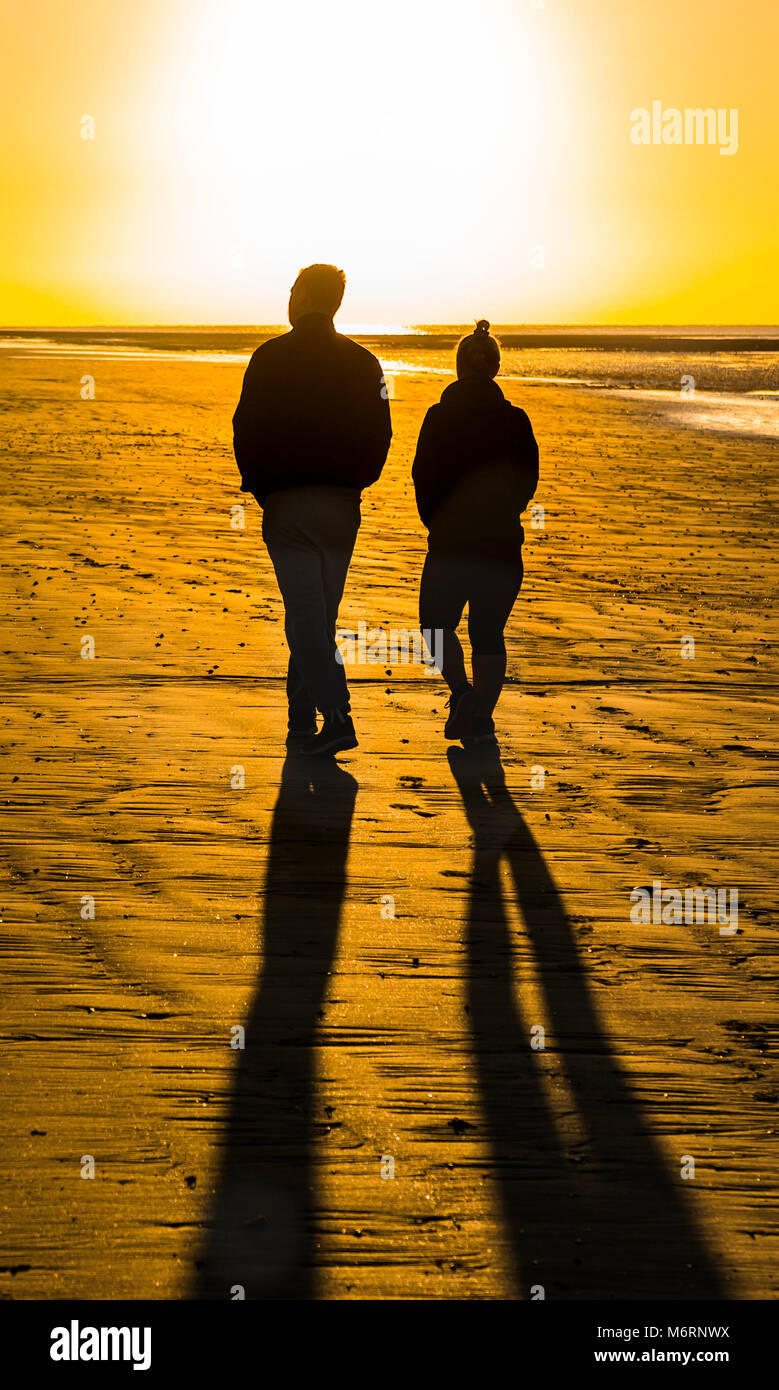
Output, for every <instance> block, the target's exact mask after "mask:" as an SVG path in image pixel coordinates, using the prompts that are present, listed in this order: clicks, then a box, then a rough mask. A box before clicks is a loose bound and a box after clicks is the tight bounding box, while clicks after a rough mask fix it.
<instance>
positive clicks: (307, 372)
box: [233, 314, 392, 506]
mask: <svg viewBox="0 0 779 1390" xmlns="http://www.w3.org/2000/svg"><path fill="white" fill-rule="evenodd" d="M391 438H392V428H391V425H390V412H389V403H388V401H387V390H386V387H385V385H384V375H383V372H382V368H381V364H380V363H379V362H378V361H377V359H376V358H375V357H374V356H373V354H372V353H370V352H368V350H367V348H364V347H361V346H360V344H359V343H353V342H352V340H351V339H350V338H344V337H342V336H341V334H340V333H336V331H335V328H334V327H333V323H332V320H331V319H329V318H328V317H327V316H326V315H325V314H306V315H305V317H304V318H302V319H300V320H299V321H298V323H297V324H296V325H295V327H294V328H293V329H292V330H291V332H289V333H284V334H282V336H281V337H278V338H271V339H270V340H269V341H268V342H267V343H262V344H261V345H260V347H258V348H257V350H256V352H255V353H254V355H253V356H252V359H251V361H250V363H249V365H248V367H247V368H246V375H245V376H244V379H243V389H242V391H241V399H240V401H239V402H238V408H237V409H236V412H235V415H234V416H233V447H234V449H235V457H236V461H237V463H238V467H239V469H240V472H241V491H242V492H253V493H254V495H255V497H256V498H257V501H258V502H259V503H260V505H261V506H262V505H263V504H264V502H265V498H266V497H267V495H268V493H269V492H275V491H278V490H279V489H281V488H291V487H301V486H302V485H304V484H306V483H330V484H335V485H336V486H341V487H356V488H364V487H369V486H370V484H371V483H375V481H376V479H377V478H378V476H379V474H380V473H381V470H382V468H383V467H384V461H385V459H386V457H387V451H388V449H389V446H390V439H391Z"/></svg>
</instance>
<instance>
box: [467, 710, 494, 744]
mask: <svg viewBox="0 0 779 1390" xmlns="http://www.w3.org/2000/svg"><path fill="white" fill-rule="evenodd" d="M496 742H497V740H496V738H495V721H494V720H493V719H490V718H489V716H486V717H485V716H484V715H478V714H475V715H474V716H473V718H472V720H471V729H470V733H469V734H468V735H467V737H466V738H464V739H463V743H466V744H467V745H468V747H471V745H472V744H474V743H496Z"/></svg>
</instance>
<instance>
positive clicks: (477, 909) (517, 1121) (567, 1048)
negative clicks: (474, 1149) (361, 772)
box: [449, 749, 726, 1299]
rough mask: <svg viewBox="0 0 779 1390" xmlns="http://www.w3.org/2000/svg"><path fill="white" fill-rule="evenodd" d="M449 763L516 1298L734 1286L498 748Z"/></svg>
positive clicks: (479, 1041)
mask: <svg viewBox="0 0 779 1390" xmlns="http://www.w3.org/2000/svg"><path fill="white" fill-rule="evenodd" d="M449 764H450V767H451V770H452V773H453V775H454V778H455V780H456V782H457V786H458V788H459V790H460V793H461V795H462V799H463V804H464V807H465V812H466V815H467V818H468V821H469V823H470V826H471V829H472V831H473V834H474V843H475V848H474V857H473V865H472V870H471V884H470V901H469V909H468V924H467V938H468V939H467V950H468V962H469V968H468V1003H469V1012H470V1018H471V1023H472V1028H473V1046H474V1053H475V1063H476V1070H477V1074H478V1077H479V1084H480V1089H481V1097H482V1104H483V1110H484V1115H485V1122H486V1125H487V1130H488V1138H489V1141H490V1145H491V1151H492V1157H493V1162H494V1171H495V1176H496V1178H497V1180H498V1184H499V1190H500V1193H501V1200H502V1204H503V1212H504V1220H505V1225H506V1230H507V1233H508V1235H509V1237H510V1240H511V1244H512V1248H513V1253H514V1257H515V1261H516V1265H517V1272H518V1289H519V1296H520V1297H531V1296H532V1295H531V1288H532V1286H534V1285H541V1286H542V1287H543V1288H544V1290H545V1295H546V1297H547V1298H549V1297H558V1298H569V1299H587V1298H598V1299H600V1298H605V1299H624V1298H629V1299H634V1298H655V1299H688V1298H689V1299H706V1298H723V1297H725V1296H726V1294H725V1293H724V1291H723V1288H722V1286H721V1284H720V1280H719V1278H718V1276H717V1273H716V1270H715V1268H714V1264H713V1261H712V1259H711V1256H710V1255H709V1253H708V1252H707V1250H706V1247H705V1244H704V1242H703V1240H702V1238H701V1236H700V1235H699V1233H698V1232H697V1230H696V1228H695V1223H694V1220H693V1217H692V1214H691V1212H690V1211H689V1207H688V1204H687V1202H686V1200H685V1193H684V1191H683V1187H684V1183H683V1180H682V1179H681V1177H680V1175H679V1170H678V1168H674V1166H673V1164H672V1163H671V1162H670V1160H668V1159H667V1158H666V1156H665V1155H664V1153H662V1152H661V1150H660V1147H659V1145H658V1143H657V1141H656V1139H655V1138H654V1136H653V1135H652V1133H651V1132H650V1130H649V1129H648V1127H647V1125H646V1123H645V1121H644V1118H643V1116H642V1114H641V1110H640V1107H639V1104H638V1103H637V1101H636V1098H635V1096H634V1094H633V1092H632V1089H631V1084H630V1081H629V1079H628V1077H627V1074H626V1073H625V1072H624V1071H623V1069H622V1068H621V1066H620V1064H619V1060H618V1058H617V1057H616V1056H615V1053H614V1050H613V1048H612V1045H611V1043H610V1041H609V1039H608V1037H607V1035H606V1034H605V1033H604V1031H603V1028H602V1026H601V1024H600V1020H599V1017H598V1012H597V1009H596V1007H595V1004H594V1001H593V997H592V994H591V991H590V986H589V983H588V977H587V971H586V969H585V966H584V964H583V962H582V960H581V958H580V955H579V952H578V948H577V943H576V939H575V937H574V934H573V930H572V927H571V923H570V922H569V920H568V918H567V916H566V913H565V908H564V906H563V903H562V900H561V897H560V894H559V892H558V890H557V887H556V885H555V882H554V879H553V878H552V875H551V873H550V872H549V869H548V868H547V865H546V863H545V861H544V858H543V855H542V854H541V851H540V849H539V847H538V845H537V844H536V841H535V840H534V838H533V836H532V834H531V832H530V830H529V829H528V826H527V825H526V823H525V821H524V819H523V817H522V816H521V814H520V812H519V810H518V809H517V807H516V805H515V803H514V801H513V799H512V796H511V794H510V792H509V790H508V788H507V786H506V781H505V776H504V772H503V767H502V765H501V762H500V757H499V754H498V752H497V749H493V750H492V751H491V752H487V753H485V752H481V751H480V752H475V751H470V750H465V749H451V750H450V751H449ZM506 869H507V870H508V874H507V875H506V873H505V870H506ZM502 871H503V877H502V876H501V875H502ZM501 883H504V884H505V885H506V889H507V891H510V886H511V885H513V889H514V892H515V893H516V898H517V902H518V905H519V908H520V911H521V914H522V917H523V919H524V923H525V928H526V931H527V935H528V937H529V941H530V946H531V950H532V952H533V956H534V960H535V967H536V972H537V977H538V978H539V980H540V983H541V987H542V990H543V996H544V1006H543V1017H541V1018H538V1017H535V1016H533V1015H531V1014H526V1013H525V1011H524V1010H523V1005H522V1001H521V997H520V996H521V986H520V989H519V990H518V989H517V988H516V987H515V982H514V978H513V977H514V973H515V972H514V969H513V962H512V942H511V937H510V929H509V924H508V921H507V917H506V911H505V907H504V901H503V896H502V888H501ZM537 1024H541V1025H542V1026H543V1027H544V1028H545V1030H546V1036H547V1041H548V1044H549V1046H550V1047H552V1048H554V1049H555V1051H556V1053H557V1054H558V1056H559V1059H560V1061H561V1063H562V1066H563V1069H564V1072H565V1076H566V1080H567V1085H568V1090H569V1094H570V1096H571V1097H572V1099H573V1103H574V1105H575V1107H576V1109H577V1111H578V1119H579V1126H580V1140H581V1142H580V1143H579V1144H573V1145H571V1144H568V1145H566V1144H564V1143H563V1142H562V1140H561V1136H560V1135H559V1132H558V1127H557V1123H556V1121H555V1117H554V1115H553V1114H552V1111H551V1109H550V1106H549V1101H548V1093H547V1085H548V1080H547V1081H546V1082H545V1080H544V1076H543V1073H544V1072H545V1071H546V1072H548V1068H547V1067H546V1065H545V1059H544V1057H543V1054H542V1053H540V1052H536V1051H534V1050H533V1049H532V1048H531V1046H530V1037H531V1028H532V1027H533V1026H534V1025H537ZM535 1296H538V1295H537V1294H536V1295H535Z"/></svg>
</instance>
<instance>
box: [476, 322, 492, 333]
mask: <svg viewBox="0 0 779 1390" xmlns="http://www.w3.org/2000/svg"><path fill="white" fill-rule="evenodd" d="M489 331H490V323H489V319H479V322H478V323H477V325H476V332H477V333H489Z"/></svg>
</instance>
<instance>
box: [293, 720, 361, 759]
mask: <svg viewBox="0 0 779 1390" xmlns="http://www.w3.org/2000/svg"><path fill="white" fill-rule="evenodd" d="M356 747H357V735H356V734H355V732H354V724H353V723H352V717H351V715H350V714H346V713H344V711H343V710H335V711H334V712H333V713H332V714H326V715H325V722H324V724H323V725H322V727H321V729H320V730H319V733H318V734H315V735H314V737H313V738H310V739H309V740H308V742H307V743H304V744H303V746H302V748H301V750H300V751H301V753H305V754H306V755H307V756H308V757H314V756H316V755H317V754H321V753H345V752H346V750H347V748H356Z"/></svg>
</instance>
